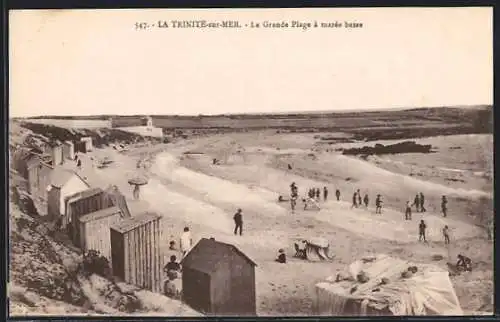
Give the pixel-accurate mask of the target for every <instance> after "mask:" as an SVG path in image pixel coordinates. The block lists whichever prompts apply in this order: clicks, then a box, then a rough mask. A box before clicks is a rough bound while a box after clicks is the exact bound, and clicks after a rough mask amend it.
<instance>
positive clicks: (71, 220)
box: [62, 186, 131, 246]
mask: <svg viewBox="0 0 500 322" xmlns="http://www.w3.org/2000/svg"><path fill="white" fill-rule="evenodd" d="M65 203H66V214H65V216H64V219H63V224H62V228H66V227H67V225H71V230H72V233H71V235H72V236H73V237H72V239H73V242H74V244H75V245H77V246H78V245H79V241H80V235H79V229H78V219H79V218H80V217H81V216H83V215H86V214H89V213H92V212H95V211H98V210H101V209H105V208H108V207H112V206H117V207H118V208H119V209H120V212H121V215H122V216H123V218H130V216H131V215H130V211H129V209H128V206H127V201H126V199H125V196H123V195H122V194H121V192H120V191H119V190H118V189H117V188H116V187H114V186H110V187H108V188H107V189H106V190H103V189H101V188H98V187H94V188H89V189H86V190H84V191H81V192H78V193H75V194H73V195H71V196H68V197H66V200H65Z"/></svg>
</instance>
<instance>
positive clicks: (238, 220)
mask: <svg viewBox="0 0 500 322" xmlns="http://www.w3.org/2000/svg"><path fill="white" fill-rule="evenodd" d="M233 219H234V234H235V235H237V232H238V230H239V232H240V236H241V235H242V234H243V215H242V213H241V209H238V211H236V213H235V214H234V217H233Z"/></svg>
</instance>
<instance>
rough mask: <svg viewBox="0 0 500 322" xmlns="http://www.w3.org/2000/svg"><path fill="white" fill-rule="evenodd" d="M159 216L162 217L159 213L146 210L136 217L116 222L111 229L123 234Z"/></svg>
mask: <svg viewBox="0 0 500 322" xmlns="http://www.w3.org/2000/svg"><path fill="white" fill-rule="evenodd" d="M159 218H161V216H160V215H158V214H157V213H153V212H146V213H143V214H141V215H138V216H135V217H131V218H127V219H124V220H122V221H120V222H119V223H116V224H114V225H113V226H112V227H111V229H113V230H115V231H117V232H119V233H122V234H123V233H126V232H129V231H131V230H133V229H135V228H137V227H139V226H142V225H144V224H147V223H149V222H151V221H153V220H156V219H159Z"/></svg>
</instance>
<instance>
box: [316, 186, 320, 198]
mask: <svg viewBox="0 0 500 322" xmlns="http://www.w3.org/2000/svg"><path fill="white" fill-rule="evenodd" d="M320 196H321V190H319V188H316V199H318V200H319V197H320Z"/></svg>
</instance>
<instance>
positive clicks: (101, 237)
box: [78, 206, 122, 261]
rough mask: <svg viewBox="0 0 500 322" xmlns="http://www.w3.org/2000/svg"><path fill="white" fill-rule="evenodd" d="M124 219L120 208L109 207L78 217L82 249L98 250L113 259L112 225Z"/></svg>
mask: <svg viewBox="0 0 500 322" xmlns="http://www.w3.org/2000/svg"><path fill="white" fill-rule="evenodd" d="M120 220H122V214H121V211H120V208H118V207H116V206H112V207H108V208H105V209H101V210H98V211H94V212H91V213H89V214H86V215H83V216H81V217H80V218H78V224H79V229H78V230H79V237H80V242H79V245H80V248H81V249H82V251H84V252H87V251H88V250H91V249H92V250H97V251H99V253H100V254H101V255H102V256H104V257H106V258H107V259H108V260H109V261H111V239H110V227H111V226H112V225H114V224H116V223H118V222H119V221H120Z"/></svg>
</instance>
